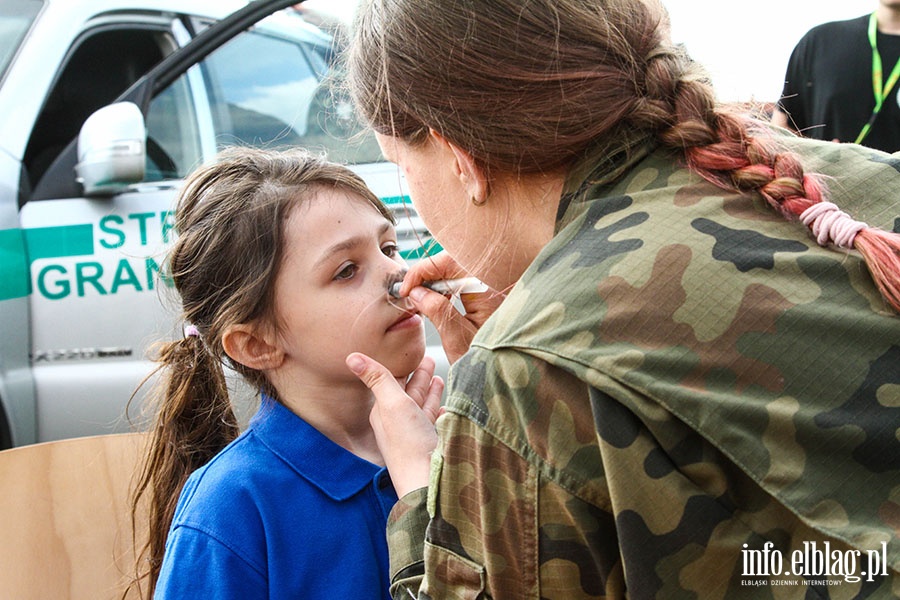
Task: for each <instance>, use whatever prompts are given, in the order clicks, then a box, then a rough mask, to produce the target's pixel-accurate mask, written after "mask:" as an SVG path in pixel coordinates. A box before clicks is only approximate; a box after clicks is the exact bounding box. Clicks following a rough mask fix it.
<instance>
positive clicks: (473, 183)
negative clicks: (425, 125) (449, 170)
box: [429, 129, 489, 206]
mask: <svg viewBox="0 0 900 600" xmlns="http://www.w3.org/2000/svg"><path fill="white" fill-rule="evenodd" d="M429 133H430V135H431V136H432V138H433V139H434V141H435V142H436V143H438V144H440V145H443V146H444V147H445V148H446V149H448V150H450V151H451V152H452V153H453V160H454V164H453V169H454V172H455V173H456V176H457V177H458V178H459V180H460V181H461V182H462V184H463V185H464V186H465V188H466V191H467V192H468V193H469V196H470V197H471V198H472V203H473V204H475V205H476V206H481V205H482V204H484V203H485V201H486V200H487V197H488V192H489V187H488V182H487V177H486V176H485V174H484V169H482V168H481V167H480V166H479V165H478V163H477V162H475V159H474V158H472V155H471V154H469V153H468V152H466V151H465V150H463V149H462V148H460V147H459V146H457V145H456V144H454V143H453V142H451V141H450V140H448V139H447V138H445V137H444V136H442V135H441V134H440V133H438V132H437V131H435V130H434V129H430V130H429Z"/></svg>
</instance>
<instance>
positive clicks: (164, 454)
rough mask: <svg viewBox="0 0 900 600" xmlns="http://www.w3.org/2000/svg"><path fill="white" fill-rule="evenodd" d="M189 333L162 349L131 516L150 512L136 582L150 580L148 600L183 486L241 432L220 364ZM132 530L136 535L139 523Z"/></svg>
mask: <svg viewBox="0 0 900 600" xmlns="http://www.w3.org/2000/svg"><path fill="white" fill-rule="evenodd" d="M185 332H186V333H185V337H184V339H181V340H177V341H174V342H168V343H165V344H162V345H161V346H160V348H159V355H158V357H157V362H158V363H159V367H158V369H157V372H160V371H162V372H163V373H164V375H163V376H164V378H165V379H164V382H163V386H162V388H161V394H160V398H159V406H158V413H157V418H156V422H155V424H154V425H153V428H152V430H151V432H150V440H149V446H148V447H149V453H148V455H147V457H146V460H145V462H144V465H143V468H142V470H141V472H140V474H139V479H138V482H137V487H136V489H135V493H134V495H133V497H132V512H133V514H135V515H137V514H140V513H141V512H142V511H143V510H146V511H147V520H146V522H149V532H148V536H147V538H146V543H145V544H144V546H143V547H142V548H140V549H139V558H140V559H143V560H139V561H138V565H144V566H145V568H144V569H143V570H142V572H139V573H137V579H138V580H142V579H144V578H146V579H147V581H148V584H147V586H146V589H147V591H148V592H149V595H150V597H152V595H153V590H154V588H155V584H156V580H157V578H158V576H159V569H160V565H161V564H162V558H163V553H164V552H165V545H166V536H167V534H168V530H169V526H170V524H171V523H172V517H173V515H174V513H175V505H176V503H177V502H178V496H179V494H180V493H181V489H182V487H183V486H184V483H185V481H187V478H188V476H189V475H190V474H191V473H192V472H194V471H195V470H196V469H198V468H199V467H201V466H202V465H204V464H205V463H207V462H208V461H209V460H210V459H211V458H212V457H213V456H215V455H216V453H218V452H219V451H220V450H221V449H222V448H224V447H225V446H226V445H228V443H229V442H231V441H232V440H233V439H235V438H236V437H237V435H238V431H239V427H238V422H237V418H236V417H235V414H234V410H233V409H232V406H231V402H230V401H229V398H228V390H227V388H226V384H225V375H224V371H223V369H222V364H221V362H220V361H219V360H218V359H217V358H216V357H215V356H213V354H212V353H211V352H209V351H208V350H207V349H206V347H205V345H204V343H203V340H202V338H201V336H200V334H199V331H198V330H197V329H196V327H195V326H188V327H187V328H185ZM144 507H146V508H144ZM134 526H135V529H136V523H135V524H134ZM133 533H136V531H135V532H133ZM135 539H137V537H135Z"/></svg>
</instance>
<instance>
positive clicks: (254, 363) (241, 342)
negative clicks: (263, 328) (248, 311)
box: [222, 325, 284, 371]
mask: <svg viewBox="0 0 900 600" xmlns="http://www.w3.org/2000/svg"><path fill="white" fill-rule="evenodd" d="M222 347H223V348H224V349H225V354H227V355H228V356H229V357H230V358H231V360H233V361H236V362H239V363H241V364H242V365H244V366H245V367H249V368H251V369H255V370H257V371H266V370H269V369H275V368H277V367H279V366H281V363H283V362H284V351H282V350H281V348H280V347H279V346H278V345H277V344H276V343H275V342H274V341H272V340H269V339H267V337H266V336H263V335H261V334H260V333H259V331H258V330H257V329H256V328H254V327H251V326H250V325H233V326H231V327H229V328H228V329H227V330H226V331H225V333H224V334H223V335H222Z"/></svg>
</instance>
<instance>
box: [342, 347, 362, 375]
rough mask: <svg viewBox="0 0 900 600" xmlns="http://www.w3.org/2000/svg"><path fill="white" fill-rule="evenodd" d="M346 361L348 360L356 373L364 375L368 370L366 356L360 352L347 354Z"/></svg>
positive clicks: (349, 365)
mask: <svg viewBox="0 0 900 600" xmlns="http://www.w3.org/2000/svg"><path fill="white" fill-rule="evenodd" d="M344 362H346V364H347V367H348V368H349V369H350V370H351V371H352V372H353V374H354V375H362V374H363V373H365V371H366V365H367V362H366V357H365V356H363V355H362V354H360V353H358V352H354V353H353V354H350V355H349V356H347V358H346V359H345V361H344Z"/></svg>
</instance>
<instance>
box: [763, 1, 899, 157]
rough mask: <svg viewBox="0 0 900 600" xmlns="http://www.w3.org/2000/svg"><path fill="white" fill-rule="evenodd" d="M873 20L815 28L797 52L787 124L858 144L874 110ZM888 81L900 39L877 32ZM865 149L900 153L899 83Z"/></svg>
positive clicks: (787, 90) (786, 98)
mask: <svg viewBox="0 0 900 600" xmlns="http://www.w3.org/2000/svg"><path fill="white" fill-rule="evenodd" d="M868 28H869V16H868V15H866V16H863V17H858V18H856V19H851V20H849V21H835V22H832V23H825V24H823V25H819V26H817V27H814V28H813V29H811V30H810V31H809V32H808V33H807V34H806V35H805V36H803V38H802V39H801V40H800V42H799V43H798V44H797V46H796V48H794V51H793V53H792V54H791V58H790V61H789V63H788V68H787V73H786V75H785V80H786V81H785V85H784V91H783V93H782V99H781V101H780V105H781V108H782V110H784V112H785V113H787V115H788V122H789V123H790V124H791V126H792V127H794V128H796V129H797V130H798V131H800V132H801V133H802V134H803V135H805V136H807V137H812V138H816V139H820V140H833V139H838V140H839V141H841V142H853V141H855V140H856V138H857V136H858V135H859V133H860V131H861V130H862V128H863V126H864V125H865V124H866V122H867V121H868V120H869V117H870V116H871V115H872V110H873V109H874V108H875V95H874V93H873V91H872V47H871V46H870V45H869V37H868ZM877 44H878V51H879V53H880V54H881V62H882V69H883V71H884V74H883V78H884V79H885V80H886V79H887V78H888V76H889V75H890V73H891V70H892V69H893V68H894V64H896V62H897V59H898V58H900V35H885V34H883V33H878V37H877ZM862 144H863V145H864V146H869V147H871V148H878V149H880V150H885V151H887V152H896V151H898V150H900V82H898V83H897V84H896V85H894V87H893V89H892V90H891V92H890V93H889V94H888V96H887V97H886V98H885V99H884V104H883V105H882V107H881V112H880V113H879V114H878V117H877V119H876V120H875V122H874V124H873V125H872V129H871V131H870V132H869V135H868V136H867V137H866V139H864V140H863V141H862Z"/></svg>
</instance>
